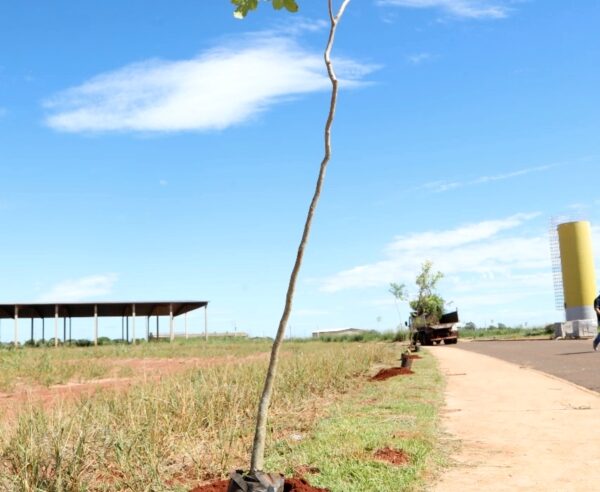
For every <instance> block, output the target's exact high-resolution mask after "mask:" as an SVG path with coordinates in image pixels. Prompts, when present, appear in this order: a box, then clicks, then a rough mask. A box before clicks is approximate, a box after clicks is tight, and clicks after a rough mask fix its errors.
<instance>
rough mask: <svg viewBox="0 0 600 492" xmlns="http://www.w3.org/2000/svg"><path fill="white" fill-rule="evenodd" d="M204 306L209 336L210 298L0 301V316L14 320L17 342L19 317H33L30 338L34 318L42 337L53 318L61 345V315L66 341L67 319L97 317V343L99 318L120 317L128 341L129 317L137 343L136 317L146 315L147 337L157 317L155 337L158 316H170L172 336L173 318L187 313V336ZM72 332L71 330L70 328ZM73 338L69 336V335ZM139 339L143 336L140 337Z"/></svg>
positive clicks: (94, 337)
mask: <svg viewBox="0 0 600 492" xmlns="http://www.w3.org/2000/svg"><path fill="white" fill-rule="evenodd" d="M200 308H204V334H205V336H207V335H208V315H207V311H208V301H155V302H148V301H144V302H137V301H131V302H75V303H73V302H58V303H33V304H32V303H18V304H0V319H14V343H15V346H16V345H17V344H18V342H19V319H30V320H31V339H32V340H33V335H34V330H33V328H34V320H35V319H41V320H42V339H44V338H45V320H46V319H52V318H53V319H54V344H55V345H58V339H59V336H58V335H59V332H58V325H59V318H62V319H63V342H64V341H66V340H67V319H68V320H69V326H70V320H71V318H93V320H94V336H93V342H94V345H98V318H114V317H121V327H122V335H123V338H125V337H124V335H125V324H126V326H127V340H128V341H129V319H130V318H131V321H132V340H133V341H134V342H135V340H136V335H135V321H136V317H143V318H146V337H147V338H148V339H150V338H151V334H150V333H151V332H150V318H152V317H156V335H155V336H156V337H157V338H159V337H160V333H159V321H158V320H159V317H160V316H168V317H169V339H170V340H171V341H173V339H174V338H175V332H174V319H175V318H176V317H177V316H181V315H184V316H185V334H186V336H187V332H188V329H187V313H189V312H190V311H194V310H196V309H200ZM69 331H70V330H69ZM69 338H70V335H69ZM138 338H140V337H138Z"/></svg>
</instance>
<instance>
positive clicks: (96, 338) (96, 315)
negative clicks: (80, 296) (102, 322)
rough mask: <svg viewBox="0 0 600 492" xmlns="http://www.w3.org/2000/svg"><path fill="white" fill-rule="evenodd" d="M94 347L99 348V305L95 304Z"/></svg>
mask: <svg viewBox="0 0 600 492" xmlns="http://www.w3.org/2000/svg"><path fill="white" fill-rule="evenodd" d="M94 345H95V346H96V347H97V346H98V304H94Z"/></svg>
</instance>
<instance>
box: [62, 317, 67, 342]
mask: <svg viewBox="0 0 600 492" xmlns="http://www.w3.org/2000/svg"><path fill="white" fill-rule="evenodd" d="M63 343H64V344H65V345H66V344H67V317H66V316H63Z"/></svg>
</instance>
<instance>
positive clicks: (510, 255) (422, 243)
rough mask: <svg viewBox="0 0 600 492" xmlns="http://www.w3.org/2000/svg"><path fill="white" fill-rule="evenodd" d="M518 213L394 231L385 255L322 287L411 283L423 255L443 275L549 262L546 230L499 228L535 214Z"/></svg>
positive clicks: (494, 272)
mask: <svg viewBox="0 0 600 492" xmlns="http://www.w3.org/2000/svg"><path fill="white" fill-rule="evenodd" d="M538 216H539V214H538V213H520V214H515V215H512V216H510V217H506V218H504V219H500V220H487V221H482V222H479V223H475V224H467V225H463V226H460V227H457V228H455V229H452V230H442V231H427V232H420V233H411V234H407V235H405V236H399V237H396V238H395V239H394V240H393V241H392V242H391V243H390V244H389V245H388V246H387V247H386V248H385V251H386V253H387V258H386V259H383V260H381V261H378V262H375V263H371V264H367V265H360V266H357V267H354V268H350V269H348V270H344V271H341V272H339V273H337V274H335V275H332V276H331V277H329V278H326V279H325V280H324V281H323V283H322V286H321V289H322V290H323V291H326V292H337V291H340V290H345V289H350V288H363V287H376V286H387V285H388V284H389V283H390V282H398V281H400V282H405V283H407V284H412V282H413V280H414V277H415V275H416V273H417V271H418V269H419V268H420V265H421V264H422V263H423V261H425V260H431V261H433V262H434V263H435V266H436V268H438V269H439V270H441V271H443V272H444V273H445V274H446V275H448V276H450V277H451V276H453V275H464V274H471V275H477V276H479V277H481V276H486V275H487V276H488V278H490V277H493V276H509V275H511V274H513V275H514V274H516V273H518V272H521V271H527V270H531V269H540V268H541V269H544V268H545V267H546V266H548V271H550V270H549V268H550V266H549V265H550V258H549V254H548V240H547V238H546V237H545V236H530V235H524V236H519V235H514V234H513V235H510V236H502V235H501V234H500V233H502V232H504V231H508V230H510V229H515V228H518V227H519V226H522V225H523V224H525V223H528V222H529V221H531V220H533V219H534V218H536V217H538Z"/></svg>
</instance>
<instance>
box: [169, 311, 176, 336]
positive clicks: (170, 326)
mask: <svg viewBox="0 0 600 492" xmlns="http://www.w3.org/2000/svg"><path fill="white" fill-rule="evenodd" d="M169 338H170V340H171V342H172V341H173V340H174V339H175V332H174V331H173V304H169Z"/></svg>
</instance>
